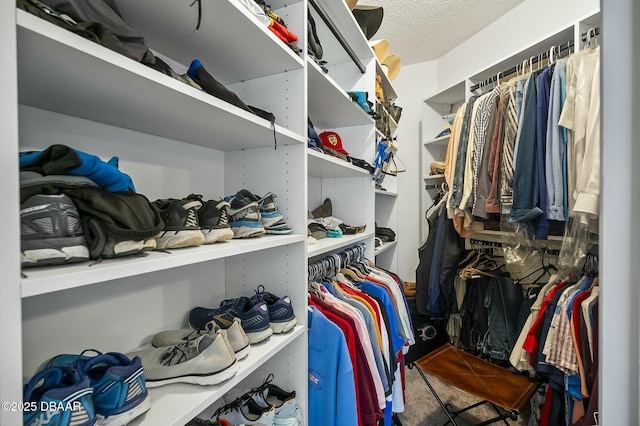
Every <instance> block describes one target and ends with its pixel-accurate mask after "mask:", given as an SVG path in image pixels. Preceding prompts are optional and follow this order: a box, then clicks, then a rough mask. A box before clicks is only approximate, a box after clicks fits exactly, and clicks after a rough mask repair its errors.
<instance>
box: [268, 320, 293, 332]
mask: <svg viewBox="0 0 640 426" xmlns="http://www.w3.org/2000/svg"><path fill="white" fill-rule="evenodd" d="M297 323H298V320H297V319H295V318H294V319H292V320H290V321H287V322H270V323H269V325H270V326H271V329H272V330H273V332H274V333H275V334H280V333H286V332H287V331H291V330H293V328H294V327H295V326H296V324H297Z"/></svg>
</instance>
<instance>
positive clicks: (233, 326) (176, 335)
mask: <svg viewBox="0 0 640 426" xmlns="http://www.w3.org/2000/svg"><path fill="white" fill-rule="evenodd" d="M224 315H227V314H224ZM222 316H223V315H217V316H215V317H213V321H210V322H208V323H207V324H205V327H204V328H203V329H198V330H193V329H190V328H183V329H181V330H169V331H162V332H160V333H157V334H155V335H154V336H153V339H151V345H152V346H153V347H156V348H161V347H163V346H172V345H177V344H180V343H184V342H186V341H188V340H193V339H197V338H198V337H200V336H201V335H203V334H209V335H215V334H216V333H217V332H218V330H220V328H221V326H220V323H221V322H224V323H225V324H226V328H223V329H224V330H225V331H226V332H227V338H228V339H229V343H230V344H231V347H232V348H233V352H234V353H235V356H236V359H242V358H245V357H246V356H247V355H249V352H250V351H251V346H250V344H249V338H248V337H247V335H246V334H245V332H244V330H243V329H242V326H241V325H240V318H233V317H231V321H230V322H229V321H227V320H226V319H223V318H220V317H222ZM227 316H228V315H227Z"/></svg>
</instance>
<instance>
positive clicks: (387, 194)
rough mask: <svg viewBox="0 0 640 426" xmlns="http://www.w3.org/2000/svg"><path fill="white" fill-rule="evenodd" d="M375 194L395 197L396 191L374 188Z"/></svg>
mask: <svg viewBox="0 0 640 426" xmlns="http://www.w3.org/2000/svg"><path fill="white" fill-rule="evenodd" d="M376 194H378V195H386V196H388V197H397V196H398V193H397V192H396V191H387V190H384V189H376Z"/></svg>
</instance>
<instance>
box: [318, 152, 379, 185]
mask: <svg viewBox="0 0 640 426" xmlns="http://www.w3.org/2000/svg"><path fill="white" fill-rule="evenodd" d="M307 158H308V166H309V170H308V174H309V176H311V177H319V178H332V177H333V178H338V177H358V176H359V177H362V176H369V175H370V174H369V171H368V170H365V169H363V168H362V167H358V166H354V165H353V164H351V163H349V162H347V161H344V160H341V159H339V158H337V157H332V156H330V155H328V154H324V153H322V152H318V151H315V150H313V149H307Z"/></svg>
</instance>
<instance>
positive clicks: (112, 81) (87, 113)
mask: <svg viewBox="0 0 640 426" xmlns="http://www.w3.org/2000/svg"><path fill="white" fill-rule="evenodd" d="M222 3H226V2H222ZM152 9H153V8H152ZM17 21H18V65H19V67H18V68H19V69H20V78H19V79H18V80H19V81H18V83H19V96H20V98H19V101H20V103H22V104H26V105H30V106H33V107H36V108H41V109H45V110H50V111H55V112H59V113H62V114H67V115H71V116H76V117H81V118H85V119H87V120H92V121H97V122H101V123H105V124H110V125H113V126H117V127H123V128H127V129H130V130H135V131H139V132H142V133H147V134H152V135H156V136H161V137H165V138H168V139H174V140H179V141H183V142H187V143H192V144H195V145H200V146H204V147H209V148H214V149H219V150H224V151H231V150H238V149H243V148H256V147H267V146H273V145H274V135H273V129H272V127H271V123H269V122H268V121H267V120H264V119H262V118H259V117H257V116H256V115H254V114H251V113H250V112H247V111H244V110H242V109H240V108H238V107H235V106H233V105H231V104H229V103H227V102H224V101H222V100H220V99H218V98H216V97H214V96H211V95H209V94H207V93H205V92H202V91H199V90H197V89H195V88H193V87H191V86H189V85H187V84H184V83H182V82H179V81H177V80H175V79H173V78H171V77H169V76H167V75H164V74H162V73H160V72H158V71H155V70H153V69H151V68H149V67H147V66H145V65H142V64H140V63H138V62H136V61H134V60H132V59H129V58H127V57H125V56H123V55H120V54H118V53H116V52H113V51H111V50H109V49H107V48H105V47H102V46H100V45H98V44H96V43H93V42H91V41H89V40H87V39H84V38H82V37H80V36H78V35H76V34H74V33H72V32H70V31H67V30H65V29H63V28H60V27H57V26H55V25H53V24H51V23H49V22H47V21H45V20H43V19H40V18H38V17H36V16H33V15H31V14H29V13H26V12H24V11H22V10H18V11H17ZM276 137H277V141H278V144H281V145H290V144H297V143H302V142H304V141H305V140H306V138H305V137H304V136H302V135H299V134H296V133H294V132H292V131H290V130H288V129H286V128H284V127H281V126H278V125H276Z"/></svg>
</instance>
